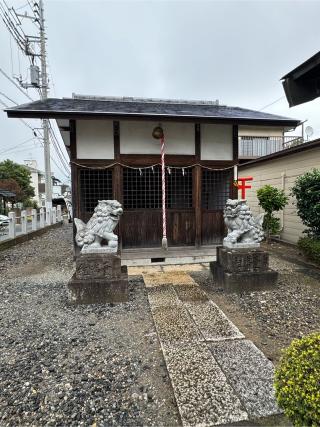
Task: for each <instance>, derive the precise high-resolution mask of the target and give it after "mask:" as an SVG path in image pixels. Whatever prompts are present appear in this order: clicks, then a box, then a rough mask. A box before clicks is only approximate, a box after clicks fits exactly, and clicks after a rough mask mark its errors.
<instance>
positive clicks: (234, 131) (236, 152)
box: [232, 125, 239, 164]
mask: <svg viewBox="0 0 320 427" xmlns="http://www.w3.org/2000/svg"><path fill="white" fill-rule="evenodd" d="M232 147H233V161H234V163H235V164H237V163H238V162H239V136H238V125H233V126H232Z"/></svg>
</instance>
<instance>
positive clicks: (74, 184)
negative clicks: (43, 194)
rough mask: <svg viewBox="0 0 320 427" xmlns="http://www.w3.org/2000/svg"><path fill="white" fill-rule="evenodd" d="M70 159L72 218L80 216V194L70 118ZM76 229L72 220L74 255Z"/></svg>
mask: <svg viewBox="0 0 320 427" xmlns="http://www.w3.org/2000/svg"><path fill="white" fill-rule="evenodd" d="M70 160H71V165H70V166H71V200H72V218H73V219H74V218H80V203H79V200H80V195H79V176H78V175H79V173H78V171H79V168H78V166H77V165H75V164H74V163H73V162H76V160H77V135H76V121H75V120H70ZM76 233H77V230H76V226H75V223H74V221H73V248H74V255H75V256H77V255H78V254H79V253H80V249H79V247H78V246H77V245H76V243H75V236H76Z"/></svg>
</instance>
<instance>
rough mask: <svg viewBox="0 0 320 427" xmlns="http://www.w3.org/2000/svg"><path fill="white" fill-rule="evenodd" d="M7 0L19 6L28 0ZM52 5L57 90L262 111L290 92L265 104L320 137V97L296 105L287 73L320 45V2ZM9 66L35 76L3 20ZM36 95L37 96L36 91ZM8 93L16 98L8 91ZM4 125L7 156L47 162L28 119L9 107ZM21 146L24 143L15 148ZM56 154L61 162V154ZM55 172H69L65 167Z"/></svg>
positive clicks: (1, 58)
mask: <svg viewBox="0 0 320 427" xmlns="http://www.w3.org/2000/svg"><path fill="white" fill-rule="evenodd" d="M0 1H2V0H0ZM6 2H7V4H8V5H9V6H11V5H13V6H15V7H16V8H19V7H21V6H23V5H25V4H26V3H27V1H26V0H6ZM44 3H45V16H46V25H47V35H48V58H49V71H50V78H51V83H50V86H51V88H50V96H52V97H55V96H57V97H63V96H64V97H66V96H71V94H72V92H75V93H81V94H95V95H116V96H138V97H157V98H181V99H208V100H211V99H219V101H220V103H222V104H226V105H234V106H240V107H246V108H251V109H257V110H260V109H261V108H263V107H264V106H266V105H268V104H270V103H272V102H274V101H276V100H277V99H279V98H280V97H282V98H281V99H280V101H278V102H275V103H274V104H273V105H271V106H269V107H268V108H266V109H264V111H266V112H270V113H275V114H281V115H284V116H289V117H293V118H297V119H300V120H304V119H308V123H307V124H308V125H309V126H312V127H313V128H314V135H313V137H317V136H320V114H319V107H320V99H319V98H318V99H316V100H314V101H312V102H309V103H307V104H304V105H301V106H298V107H294V108H291V109H289V107H288V104H287V101H286V99H285V97H284V92H283V89H282V84H281V82H280V81H279V80H280V78H281V77H282V76H283V75H284V74H286V73H287V72H289V71H290V70H291V69H293V68H294V67H296V66H297V65H299V64H300V63H301V62H303V61H304V60H306V59H308V58H309V57H310V56H312V55H313V54H315V53H316V52H317V51H318V50H320V26H319V16H320V1H308V0H304V1H294V0H290V1H281V0H276V1H269V0H268V1H259V0H255V1H241V0H237V1H228V0H225V1H215V0H212V1H201V0H194V1H182V0H181V1H174V0H170V1H160V0H158V1H156V0H154V1H151V0H148V1H136V0H131V1H121V0H117V1H108V0H101V1H94V0H90V1H89V0H86V1H84V0H82V1H80V0H44ZM26 9H27V8H26ZM19 10H20V11H23V10H24V8H21V9H19ZM19 67H20V71H19ZM0 68H2V69H3V70H4V71H5V72H7V73H8V74H9V75H10V76H12V73H13V74H19V72H21V74H22V75H23V76H25V75H26V71H27V62H26V60H25V58H23V56H22V55H18V53H17V48H16V46H15V45H14V41H11V47H10V37H9V33H8V31H7V30H6V28H5V26H4V24H3V23H2V22H0ZM0 91H1V92H2V93H3V94H5V95H6V96H7V97H10V98H11V99H12V100H14V101H16V102H17V103H25V102H28V99H27V98H26V97H25V96H24V95H23V94H21V93H20V92H19V91H18V89H17V88H15V87H14V86H13V84H12V83H10V82H9V81H8V80H7V79H6V78H5V77H3V76H2V75H1V74H0ZM28 93H29V94H30V95H31V96H32V97H34V98H35V99H36V98H37V93H36V92H35V91H34V90H33V89H29V90H28ZM0 100H1V101H2V102H5V103H7V104H8V105H13V104H12V102H10V101H9V100H8V99H6V98H5V97H4V95H0ZM1 107H2V106H1ZM28 122H29V123H32V124H33V125H34V123H35V122H32V121H28ZM36 126H39V125H38V124H36ZM0 130H1V132H0V138H1V139H0V160H3V159H5V158H11V159H12V160H15V161H18V162H22V161H23V160H24V159H27V158H30V157H31V158H35V159H37V160H38V163H39V166H40V168H43V159H42V158H43V154H42V147H41V146H40V144H39V142H37V141H29V142H26V143H24V141H26V140H27V139H28V138H31V137H32V132H31V131H30V130H29V129H28V128H27V127H26V126H25V125H23V124H22V123H21V122H20V121H19V120H17V119H8V118H7V117H6V114H5V113H3V112H1V114H0ZM299 132H301V130H300V129H299ZM21 143H22V144H21ZM17 144H21V145H19V146H18V147H16V148H15V149H14V150H11V151H6V152H5V150H7V149H10V148H12V147H13V146H16V145H17ZM61 144H62V143H61ZM22 150H23V151H22ZM53 157H54V158H55V159H56V163H57V164H58V165H59V161H58V160H57V158H56V155H55V154H54V152H53ZM52 170H53V171H54V172H55V173H56V175H57V176H58V177H60V178H62V179H63V178H64V176H63V175H62V174H61V172H60V171H59V170H58V169H57V167H56V165H54V164H53V165H52Z"/></svg>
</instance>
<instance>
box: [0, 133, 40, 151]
mask: <svg viewBox="0 0 320 427" xmlns="http://www.w3.org/2000/svg"><path fill="white" fill-rule="evenodd" d="M34 139H36V138H35V137H32V138H28V139H26V140H25V141H23V142H20V143H19V144H17V145H14V146H13V147H10V148H8V149H5V150H2V151H0V154H3V153H6V152H7V151H11V150H14V149H15V148H17V147H20V146H21V145H23V144H26V143H27V142H30V141H33V140H34Z"/></svg>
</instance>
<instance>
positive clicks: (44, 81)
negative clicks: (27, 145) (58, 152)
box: [39, 0, 52, 207]
mask: <svg viewBox="0 0 320 427" xmlns="http://www.w3.org/2000/svg"><path fill="white" fill-rule="evenodd" d="M39 21H40V51H41V99H42V100H45V99H47V98H48V76H47V62H46V36H45V28H44V11H43V0H39ZM42 124H43V148H44V170H45V183H46V184H45V189H46V206H47V207H52V178H51V164H50V140H49V120H48V119H43V120H42Z"/></svg>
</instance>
